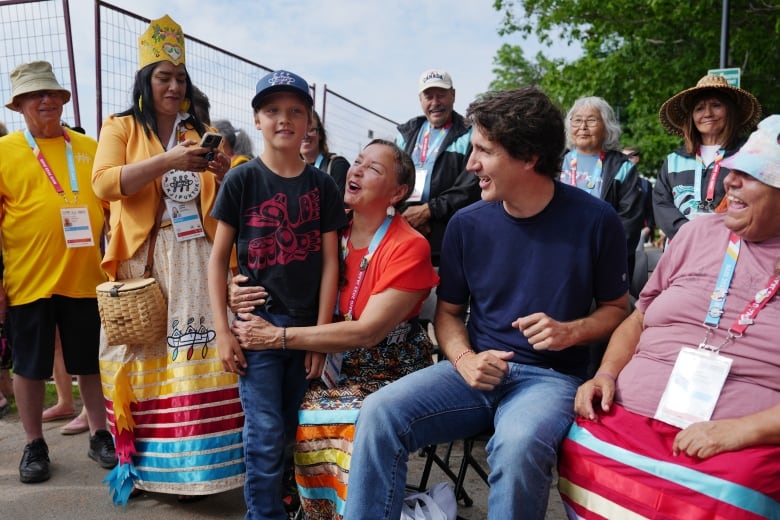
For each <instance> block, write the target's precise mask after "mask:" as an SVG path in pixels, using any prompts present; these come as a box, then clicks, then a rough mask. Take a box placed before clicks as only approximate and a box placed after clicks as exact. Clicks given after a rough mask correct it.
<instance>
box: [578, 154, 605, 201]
mask: <svg viewBox="0 0 780 520" xmlns="http://www.w3.org/2000/svg"><path fill="white" fill-rule="evenodd" d="M606 155H607V154H606V153H605V152H604V150H602V151H601V152H600V153H599V158H598V160H597V161H596V167H595V168H593V172H591V174H590V176H589V177H588V184H587V188H588V190H589V191H593V188H595V187H596V183H597V182H598V180H599V179H600V178H601V171H602V170H603V168H604V157H605V156H606ZM569 184H571V185H572V186H577V150H572V151H571V161H570V162H569Z"/></svg>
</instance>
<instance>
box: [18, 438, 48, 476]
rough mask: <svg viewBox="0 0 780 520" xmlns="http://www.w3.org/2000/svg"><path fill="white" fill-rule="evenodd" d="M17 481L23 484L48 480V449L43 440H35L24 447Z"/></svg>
mask: <svg viewBox="0 0 780 520" xmlns="http://www.w3.org/2000/svg"><path fill="white" fill-rule="evenodd" d="M19 480H21V481H22V482H24V483H25V484H31V483H33V482H43V481H44V480H49V447H48V446H47V445H46V441H45V440H43V438H40V439H35V440H34V441H32V442H31V443H30V444H28V445H27V446H25V447H24V454H23V455H22V461H21V462H20V463H19Z"/></svg>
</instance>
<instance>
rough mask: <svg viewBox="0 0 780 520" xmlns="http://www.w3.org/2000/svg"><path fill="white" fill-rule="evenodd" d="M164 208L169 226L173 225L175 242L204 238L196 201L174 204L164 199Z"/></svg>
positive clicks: (172, 201)
mask: <svg viewBox="0 0 780 520" xmlns="http://www.w3.org/2000/svg"><path fill="white" fill-rule="evenodd" d="M165 207H166V209H167V210H168V214H169V215H170V216H171V224H173V232H174V233H175V234H176V241H177V242H185V241H187V240H192V239H193V238H200V237H204V236H206V233H205V232H204V231H203V224H201V222H200V215H199V214H198V202H197V201H195V200H191V201H188V202H176V201H175V200H171V199H169V198H167V197H166V198H165Z"/></svg>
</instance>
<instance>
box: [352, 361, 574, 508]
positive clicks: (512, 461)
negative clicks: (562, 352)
mask: <svg viewBox="0 0 780 520" xmlns="http://www.w3.org/2000/svg"><path fill="white" fill-rule="evenodd" d="M580 383H581V380H580V379H579V378H576V377H574V376H568V375H564V374H561V373H559V372H555V371H554V370H550V369H545V368H539V367H533V366H528V365H521V364H517V363H510V371H509V373H508V374H507V375H506V377H505V378H504V380H503V381H502V382H501V383H500V384H499V385H498V386H497V387H496V388H495V389H493V390H492V391H490V392H482V391H478V390H474V389H473V388H471V387H470V386H468V384H466V381H465V380H464V379H463V378H462V377H461V376H460V374H458V372H457V371H456V370H455V368H454V367H453V366H452V364H451V363H449V362H441V363H437V364H435V365H434V366H431V367H428V368H425V369H423V370H420V371H418V372H415V373H413V374H410V375H408V376H405V377H403V378H401V379H399V380H398V381H396V382H394V383H392V384H390V385H388V386H386V387H384V388H382V389H380V390H379V391H377V392H375V393H373V394H371V395H370V396H368V398H366V400H365V402H364V403H363V408H362V409H361V411H360V415H359V416H358V421H357V427H356V431H355V442H354V448H353V453H352V464H351V466H350V467H351V469H350V475H349V491H348V494H347V505H346V511H345V515H344V519H345V520H365V519H367V518H371V519H372V520H374V519H381V518H384V519H388V520H390V519H392V520H395V519H397V518H399V517H400V515H401V504H402V502H403V498H404V487H405V485H406V472H407V460H408V458H409V454H410V453H413V452H415V451H417V450H418V449H420V448H422V447H424V446H428V445H430V444H439V443H443V442H449V441H453V440H457V439H461V438H464V437H470V436H472V435H476V434H478V433H480V432H483V431H485V430H487V429H489V428H490V427H491V426H493V427H494V428H495V433H494V434H493V437H492V438H491V439H490V441H489V442H488V444H487V452H488V464H489V465H490V496H489V499H488V514H489V517H490V518H491V519H496V520H506V519H508V518H523V519H534V518H538V519H543V518H544V514H545V511H546V509H547V500H548V496H549V493H550V484H551V480H552V469H553V466H554V465H555V464H556V461H557V450H558V447H559V445H560V443H561V441H562V439H563V437H564V436H565V435H566V432H567V431H568V429H569V426H570V424H571V421H572V420H573V418H574V395H575V394H576V392H577V386H578V385H579V384H580Z"/></svg>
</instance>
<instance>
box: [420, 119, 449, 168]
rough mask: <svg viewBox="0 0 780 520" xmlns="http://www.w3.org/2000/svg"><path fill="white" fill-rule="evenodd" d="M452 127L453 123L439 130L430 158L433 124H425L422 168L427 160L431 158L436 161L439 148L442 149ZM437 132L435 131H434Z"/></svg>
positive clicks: (421, 151) (421, 154)
mask: <svg viewBox="0 0 780 520" xmlns="http://www.w3.org/2000/svg"><path fill="white" fill-rule="evenodd" d="M451 126H452V123H447V124H446V125H444V126H443V127H441V128H439V132H438V134H437V135H436V140H435V141H434V142H433V145H432V146H431V148H432V149H431V152H430V153H431V157H428V147H429V144H430V139H431V123H430V122H429V121H426V122H425V133H424V134H423V138H422V144H421V145H420V165H421V166H422V165H423V164H425V162H426V160H427V159H429V158H433V159H435V158H436V156H437V155H438V153H439V148H440V147H441V143H442V141H444V137H445V136H446V135H447V132H448V131H449V129H450V127H451ZM434 130H435V129H434Z"/></svg>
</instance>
